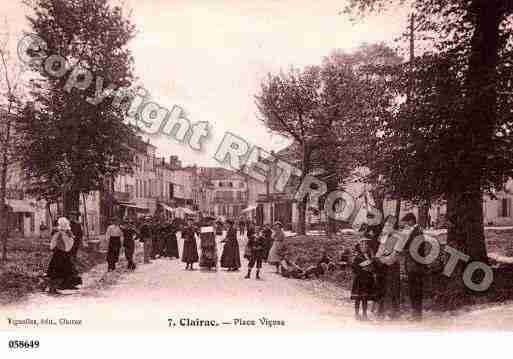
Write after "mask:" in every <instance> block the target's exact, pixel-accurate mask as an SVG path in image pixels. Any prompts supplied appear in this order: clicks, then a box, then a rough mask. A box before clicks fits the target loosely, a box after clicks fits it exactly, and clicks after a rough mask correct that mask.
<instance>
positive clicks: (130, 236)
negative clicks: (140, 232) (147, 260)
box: [121, 220, 137, 270]
mask: <svg viewBox="0 0 513 359" xmlns="http://www.w3.org/2000/svg"><path fill="white" fill-rule="evenodd" d="M121 231H122V232H123V247H124V248H125V258H126V261H127V263H128V264H127V268H128V269H129V270H135V267H136V266H135V262H134V251H135V237H136V236H137V230H136V229H135V226H134V225H133V224H132V223H130V222H129V221H128V220H127V221H125V222H124V223H123V225H122V226H121Z"/></svg>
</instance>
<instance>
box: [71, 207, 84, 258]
mask: <svg viewBox="0 0 513 359" xmlns="http://www.w3.org/2000/svg"><path fill="white" fill-rule="evenodd" d="M69 217H70V223H71V224H70V225H71V233H73V237H75V239H74V242H73V247H72V248H71V250H70V253H69V254H70V256H71V258H72V259H73V260H74V261H76V260H77V253H78V250H79V249H80V247H81V246H82V238H83V236H84V232H83V231H82V225H81V224H80V222H79V217H80V213H78V212H71V213H70V214H69Z"/></svg>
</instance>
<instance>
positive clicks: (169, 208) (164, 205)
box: [160, 203, 175, 213]
mask: <svg viewBox="0 0 513 359" xmlns="http://www.w3.org/2000/svg"><path fill="white" fill-rule="evenodd" d="M160 205H161V206H162V208H164V209H165V210H166V211H168V212H171V213H173V212H174V211H175V209H174V208H172V207H169V206H168V205H167V204H164V203H161V204H160Z"/></svg>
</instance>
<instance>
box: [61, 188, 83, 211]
mask: <svg viewBox="0 0 513 359" xmlns="http://www.w3.org/2000/svg"><path fill="white" fill-rule="evenodd" d="M79 205H80V191H78V190H74V189H70V190H68V191H66V192H64V199H63V206H64V216H66V217H68V216H69V214H70V213H71V212H77V213H78V212H79V211H80V208H79Z"/></svg>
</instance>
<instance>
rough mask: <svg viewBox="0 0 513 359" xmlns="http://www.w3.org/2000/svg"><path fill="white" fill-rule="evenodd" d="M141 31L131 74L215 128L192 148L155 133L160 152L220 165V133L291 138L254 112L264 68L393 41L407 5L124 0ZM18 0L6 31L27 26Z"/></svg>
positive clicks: (268, 143) (254, 140)
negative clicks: (366, 10) (367, 11)
mask: <svg viewBox="0 0 513 359" xmlns="http://www.w3.org/2000/svg"><path fill="white" fill-rule="evenodd" d="M125 3H126V6H127V7H128V8H130V9H131V10H132V15H131V16H132V20H133V22H134V23H135V24H136V27H137V30H138V33H137V36H136V37H135V39H134V40H132V42H131V43H130V48H131V50H132V52H133V56H134V58H135V72H136V75H137V76H138V77H139V79H140V82H141V83H142V84H143V86H144V87H145V88H146V89H147V90H148V91H149V92H150V93H151V96H152V98H153V99H154V100H155V101H156V102H158V103H159V104H161V105H162V106H165V107H167V108H169V109H171V108H172V107H173V106H174V105H178V106H180V107H182V108H183V109H184V110H185V111H186V113H187V114H188V118H189V119H190V120H191V122H197V121H207V122H209V123H210V125H211V133H212V136H211V138H209V139H208V140H207V141H206V142H205V143H204V145H205V146H204V147H205V148H204V150H203V151H201V152H196V151H194V150H192V149H191V148H189V147H186V146H185V145H183V144H181V143H178V142H177V141H176V140H175V139H172V138H168V137H165V136H162V135H161V136H152V138H151V139H150V141H151V142H152V143H153V144H155V145H156V146H158V153H159V154H160V155H161V156H165V157H168V156H171V155H178V156H179V157H180V159H181V160H182V161H183V162H184V163H185V164H197V165H199V166H215V165H218V164H217V162H216V161H215V159H214V158H213V156H214V154H215V151H216V149H217V146H218V145H219V144H220V143H221V140H222V138H223V135H224V133H225V132H226V131H230V132H232V133H234V134H237V135H239V136H240V137H242V138H244V139H246V141H247V142H249V143H251V144H253V145H257V146H259V147H261V148H263V149H266V150H279V149H281V148H284V147H286V146H287V144H288V143H289V140H287V139H286V138H283V137H281V136H278V135H272V134H270V133H269V132H268V130H267V129H266V128H265V127H264V125H263V124H262V123H261V122H260V120H259V114H258V110H257V108H256V106H255V100H254V96H255V95H256V94H257V93H258V91H259V88H260V83H261V81H262V79H263V78H265V76H266V74H267V73H269V72H272V73H276V72H279V71H280V70H281V69H287V68H289V67H290V66H296V67H302V66H306V65H313V64H319V63H320V62H321V61H322V58H323V57H324V56H327V55H329V54H330V53H331V52H332V51H333V50H334V49H344V50H348V51H350V50H351V49H354V48H356V47H358V46H359V45H360V44H361V43H363V42H368V43H373V42H381V41H385V42H388V43H392V41H393V39H395V38H397V36H399V35H400V34H401V33H402V32H403V31H404V28H405V25H406V22H407V15H408V14H407V9H402V8H396V9H394V10H393V11H390V12H386V13H381V14H377V15H373V16H370V17H367V18H365V19H364V20H362V21H360V22H358V23H356V24H355V23H353V22H351V21H350V20H349V18H348V17H347V16H346V15H344V14H340V11H341V10H342V9H343V8H344V5H345V0H316V1H311V0H310V1H304V0H283V1H273V0H259V1H249V0H247V1H246V0H244V1H242V0H125ZM26 13H27V9H26V8H25V7H24V6H23V5H21V1H17V0H16V1H9V2H7V4H3V10H2V14H1V15H0V17H5V18H6V19H7V23H8V28H9V31H10V33H11V34H12V35H13V36H14V37H17V36H21V34H22V31H23V30H28V25H27V22H26V20H25V14H26Z"/></svg>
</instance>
